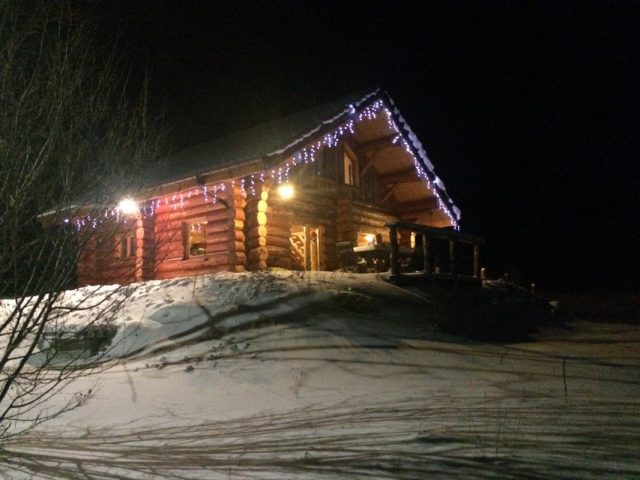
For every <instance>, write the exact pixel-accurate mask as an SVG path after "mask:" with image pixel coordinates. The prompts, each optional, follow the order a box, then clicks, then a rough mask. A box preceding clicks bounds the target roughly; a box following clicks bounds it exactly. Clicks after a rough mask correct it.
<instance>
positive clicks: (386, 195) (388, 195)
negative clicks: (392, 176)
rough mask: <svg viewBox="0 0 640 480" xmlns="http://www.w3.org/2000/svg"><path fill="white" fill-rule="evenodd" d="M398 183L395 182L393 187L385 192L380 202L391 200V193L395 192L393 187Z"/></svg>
mask: <svg viewBox="0 0 640 480" xmlns="http://www.w3.org/2000/svg"><path fill="white" fill-rule="evenodd" d="M396 185H397V184H396V183H394V184H393V185H391V187H390V188H389V190H387V193H385V194H384V196H383V197H382V198H381V199H380V203H385V202H386V201H387V200H389V197H390V196H391V194H392V193H393V189H394V187H395V186H396Z"/></svg>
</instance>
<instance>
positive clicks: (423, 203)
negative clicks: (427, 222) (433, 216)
mask: <svg viewBox="0 0 640 480" xmlns="http://www.w3.org/2000/svg"><path fill="white" fill-rule="evenodd" d="M437 206H438V199H437V198H436V197H428V198H425V199H423V200H413V201H411V202H402V203H397V204H396V205H395V206H394V210H395V211H396V212H400V211H406V212H413V211H419V210H424V211H425V212H427V211H429V210H433V209H434V208H436V207H437Z"/></svg>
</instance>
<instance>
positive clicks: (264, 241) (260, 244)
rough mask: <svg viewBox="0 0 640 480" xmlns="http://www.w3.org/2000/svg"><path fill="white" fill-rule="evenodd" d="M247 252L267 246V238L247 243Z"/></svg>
mask: <svg viewBox="0 0 640 480" xmlns="http://www.w3.org/2000/svg"><path fill="white" fill-rule="evenodd" d="M246 244H247V250H251V249H254V248H258V247H264V246H265V245H266V244H267V237H253V238H251V239H249V240H247V242H246Z"/></svg>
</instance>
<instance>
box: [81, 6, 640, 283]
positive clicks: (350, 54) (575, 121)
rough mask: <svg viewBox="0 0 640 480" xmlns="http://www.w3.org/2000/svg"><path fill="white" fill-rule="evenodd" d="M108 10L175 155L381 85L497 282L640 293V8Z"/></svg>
mask: <svg viewBox="0 0 640 480" xmlns="http://www.w3.org/2000/svg"><path fill="white" fill-rule="evenodd" d="M93 5H94V7H93V8H95V11H96V18H101V22H102V23H101V25H102V27H101V28H102V30H101V31H102V33H101V35H102V36H103V38H104V42H109V41H112V40H113V38H114V37H116V36H117V38H118V45H119V46H118V51H119V55H121V56H122V58H123V60H124V61H126V62H128V63H130V65H132V67H131V68H132V75H133V77H134V78H140V77H141V76H142V75H144V73H145V72H150V77H151V92H150V94H151V102H152V106H153V109H154V111H155V112H164V114H165V118H166V120H167V122H168V124H169V125H170V126H171V131H172V135H173V146H174V148H181V147H184V146H188V145H191V144H196V143H200V142H204V141H207V140H211V139H213V138H215V137H217V136H220V135H224V134H226V133H229V132H231V131H233V130H235V129H240V128H247V127H250V126H252V125H255V124H257V123H261V122H264V121H268V120H271V119H274V118H277V117H280V116H282V115H286V114H288V113H292V112H295V111H297V110H301V109H305V108H307V107H311V106H313V105H316V104H318V103H322V102H324V101H328V100H332V99H334V98H338V97H341V96H344V95H348V94H350V93H353V92H356V91H359V90H362V89H367V88H370V87H373V86H381V87H383V88H384V89H386V90H387V91H388V92H389V94H390V95H391V97H392V98H393V99H394V100H395V102H396V104H397V106H398V108H399V109H400V111H401V113H402V114H403V115H404V117H405V118H406V119H407V121H408V122H409V124H410V125H411V127H412V128H413V130H414V131H415V132H416V134H417V135H418V137H419V138H420V140H421V141H422V143H423V145H424V147H425V149H426V150H427V153H428V154H429V157H430V158H431V160H432V162H433V163H434V164H435V166H436V172H437V173H438V175H439V176H440V177H441V178H442V179H443V180H444V182H445V184H446V186H447V191H448V192H449V194H450V195H451V196H452V197H453V199H454V200H455V201H456V203H457V204H458V206H459V207H460V208H461V210H462V215H463V218H462V230H463V231H466V232H470V233H478V234H481V235H483V236H485V237H486V238H487V240H488V247H487V249H486V252H485V256H484V261H483V263H484V264H485V265H486V266H487V268H488V270H489V272H490V274H492V275H499V274H500V273H502V272H507V271H508V272H510V273H511V274H512V275H513V276H514V277H515V278H516V279H518V280H520V281H521V282H523V283H526V284H528V283H529V282H536V284H537V285H538V286H539V288H540V289H541V290H542V291H547V292H549V291H563V290H628V289H632V288H635V289H638V288H640V215H639V212H638V209H639V207H640V202H639V201H638V199H639V198H640V195H639V194H638V193H637V192H638V188H639V186H640V156H639V154H640V130H639V129H640V84H639V80H640V53H639V52H640V3H638V2H613V1H607V2H604V1H603V2H595V3H592V2H583V1H580V2H569V1H567V2H506V1H505V2H496V3H493V2H450V1H447V2H442V3H430V2H422V1H420V2H418V1H416V2H400V1H388V2H375V1H367V2H348V1H343V2H331V1H323V2H311V1H291V2H264V1H262V2H260V1H254V2H243V1H228V2H190V1H184V0H183V1H175V2H163V1H146V2H142V1H120V2H105V3H97V4H93Z"/></svg>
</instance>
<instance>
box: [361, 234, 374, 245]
mask: <svg viewBox="0 0 640 480" xmlns="http://www.w3.org/2000/svg"><path fill="white" fill-rule="evenodd" d="M364 239H365V240H366V241H367V243H368V244H369V245H374V244H375V243H376V236H375V235H374V234H373V233H367V234H366V235H365V236H364Z"/></svg>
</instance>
